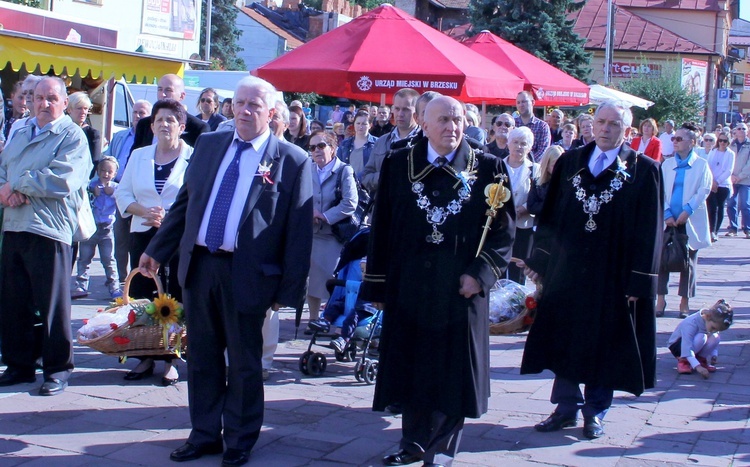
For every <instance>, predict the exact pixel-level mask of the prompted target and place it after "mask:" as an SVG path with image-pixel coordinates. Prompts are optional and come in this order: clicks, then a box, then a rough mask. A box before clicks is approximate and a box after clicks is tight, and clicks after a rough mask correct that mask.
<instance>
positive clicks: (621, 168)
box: [615, 156, 630, 178]
mask: <svg viewBox="0 0 750 467" xmlns="http://www.w3.org/2000/svg"><path fill="white" fill-rule="evenodd" d="M627 170H628V163H627V162H625V161H624V160H622V159H620V156H617V170H615V174H617V175H618V176H620V177H622V178H630V174H629V173H628V172H627Z"/></svg>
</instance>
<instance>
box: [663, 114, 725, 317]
mask: <svg viewBox="0 0 750 467" xmlns="http://www.w3.org/2000/svg"><path fill="white" fill-rule="evenodd" d="M696 130H697V128H696V127H695V126H694V125H691V124H688V123H685V124H683V126H682V127H680V128H679V129H678V130H677V131H675V133H674V136H672V143H673V144H674V157H670V158H667V159H666V160H665V161H664V163H663V164H662V166H661V169H662V177H663V178H664V183H663V185H662V186H663V187H664V224H665V225H666V226H667V227H673V228H675V229H676V231H677V233H681V234H683V235H687V237H688V240H687V249H688V261H687V264H686V266H684V267H683V268H682V270H681V271H680V282H679V288H678V291H677V294H678V295H679V296H680V315H679V317H680V318H682V319H684V318H687V316H688V315H689V314H690V307H689V305H688V300H689V299H690V297H694V296H695V287H696V282H697V281H696V277H697V276H696V268H697V266H698V250H700V249H701V248H705V247H707V246H711V236H710V234H709V225H708V214H707V210H706V198H707V197H708V194H709V193H710V192H711V170H710V169H709V167H708V162H707V161H705V160H703V159H701V158H700V157H698V155H697V154H695V151H693V147H694V146H695V142H696V141H697V140H698V137H697V135H696ZM663 266H664V265H662V269H660V270H659V278H658V283H657V288H656V294H657V295H656V307H655V311H656V316H664V310H665V309H666V307H667V302H666V299H665V297H666V295H667V293H668V284H669V271H668V270H667V269H666V268H664V267H663Z"/></svg>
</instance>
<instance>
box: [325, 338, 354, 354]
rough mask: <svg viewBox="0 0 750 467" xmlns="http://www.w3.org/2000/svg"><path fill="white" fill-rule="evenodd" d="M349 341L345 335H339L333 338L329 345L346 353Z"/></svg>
mask: <svg viewBox="0 0 750 467" xmlns="http://www.w3.org/2000/svg"><path fill="white" fill-rule="evenodd" d="M348 343H349V341H347V340H346V339H344V338H343V337H337V338H336V339H333V340H332V341H331V343H330V344H329V346H330V347H331V348H332V349H333V350H336V351H338V352H340V353H344V349H346V344H348Z"/></svg>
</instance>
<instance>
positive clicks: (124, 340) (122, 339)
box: [112, 336, 130, 345]
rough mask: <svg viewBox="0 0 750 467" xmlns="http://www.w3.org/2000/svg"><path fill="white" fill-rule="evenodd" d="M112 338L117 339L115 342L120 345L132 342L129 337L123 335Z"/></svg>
mask: <svg viewBox="0 0 750 467" xmlns="http://www.w3.org/2000/svg"><path fill="white" fill-rule="evenodd" d="M112 340H113V341H115V344H119V345H125V344H127V343H129V342H130V339H128V338H127V337H122V336H115V337H113V338H112Z"/></svg>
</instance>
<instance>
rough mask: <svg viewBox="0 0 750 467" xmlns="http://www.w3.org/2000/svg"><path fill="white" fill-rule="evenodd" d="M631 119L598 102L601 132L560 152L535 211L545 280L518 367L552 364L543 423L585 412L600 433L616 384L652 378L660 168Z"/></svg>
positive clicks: (535, 268)
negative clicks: (636, 147)
mask: <svg viewBox="0 0 750 467" xmlns="http://www.w3.org/2000/svg"><path fill="white" fill-rule="evenodd" d="M632 120H633V116H632V114H631V113H630V109H629V108H627V107H624V106H622V105H621V104H618V103H611V102H607V103H604V104H601V105H600V106H599V107H598V108H597V110H596V113H595V114H594V136H595V137H596V140H595V141H594V142H592V143H589V144H587V145H586V146H583V147H580V148H577V149H574V150H571V151H568V152H566V153H565V154H564V156H563V157H561V158H560V159H559V160H558V161H557V164H556V165H555V170H554V172H553V174H552V179H551V181H550V185H549V190H548V191H547V198H546V202H545V203H544V207H543V208H542V212H541V213H540V214H539V216H537V219H538V222H539V224H538V226H537V231H536V233H535V234H534V248H533V250H532V253H531V257H530V258H528V259H527V260H526V267H525V272H526V275H527V276H529V277H530V278H531V279H532V280H534V281H537V280H541V282H542V285H543V286H544V287H543V289H542V293H541V297H540V298H539V309H538V313H537V316H536V320H535V321H534V326H532V327H531V330H530V331H529V336H528V338H527V339H526V346H525V348H524V353H523V361H522V363H521V373H522V374H529V373H540V372H542V371H543V370H547V369H548V370H551V371H552V372H554V373H555V382H554V384H553V386H552V395H551V397H550V401H551V402H552V403H553V404H557V407H556V409H555V411H554V412H553V413H552V415H550V416H549V417H548V418H547V419H546V420H544V421H543V422H541V423H539V424H537V425H536V426H535V427H534V428H535V429H536V430H537V431H541V432H549V431H557V430H560V429H562V428H567V427H574V426H576V424H577V416H578V412H579V411H581V412H582V413H583V419H584V425H583V436H584V437H586V438H589V439H595V438H599V437H601V436H602V435H603V434H604V427H603V421H602V419H603V418H604V415H605V414H606V413H607V410H608V409H609V407H610V405H611V404H612V396H613V391H614V390H620V391H626V392H630V393H632V394H634V395H636V396H638V395H640V394H641V393H642V392H643V391H645V390H646V389H649V388H652V387H653V386H654V382H655V379H656V378H655V366H656V343H655V340H656V323H655V319H654V295H655V293H656V282H657V271H658V265H659V257H660V253H661V230H662V228H663V227H662V215H663V211H662V187H661V172H660V169H659V164H658V163H656V162H655V161H653V160H652V159H651V158H649V157H647V156H644V155H642V154H636V152H635V151H633V150H632V149H631V148H630V146H628V145H627V144H624V143H623V141H624V140H625V138H626V137H627V135H628V132H629V131H630V125H631V122H632ZM581 384H583V385H584V391H583V392H581V389H580V388H579V386H580V385H581Z"/></svg>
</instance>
